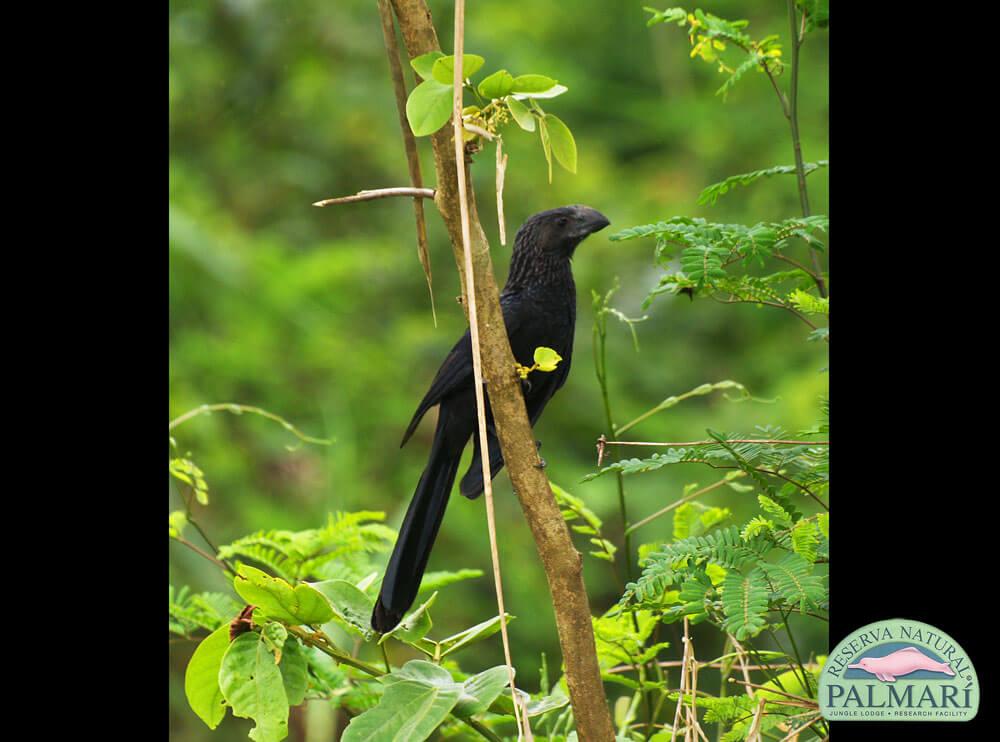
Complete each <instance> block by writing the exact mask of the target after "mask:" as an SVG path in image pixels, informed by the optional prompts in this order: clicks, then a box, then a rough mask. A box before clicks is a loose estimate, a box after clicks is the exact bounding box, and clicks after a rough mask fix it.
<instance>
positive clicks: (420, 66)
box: [410, 51, 451, 83]
mask: <svg viewBox="0 0 1000 742" xmlns="http://www.w3.org/2000/svg"><path fill="white" fill-rule="evenodd" d="M443 56H444V52H439V51H433V52H427V53H426V54H421V55H420V56H419V57H415V58H414V59H411V60H410V66H411V67H412V68H413V69H414V71H415V72H416V73H417V74H418V75H420V76H421V77H422V78H423V79H425V80H430V79H431V70H433V69H434V63H435V62H436V61H437V60H439V59H440V58H441V57H443ZM448 82H449V83H451V80H449V81H448Z"/></svg>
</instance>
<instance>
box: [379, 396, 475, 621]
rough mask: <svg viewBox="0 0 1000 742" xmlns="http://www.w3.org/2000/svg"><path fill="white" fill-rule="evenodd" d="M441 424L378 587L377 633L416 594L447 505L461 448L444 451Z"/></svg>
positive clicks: (398, 617) (398, 618)
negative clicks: (454, 450) (380, 585)
mask: <svg viewBox="0 0 1000 742" xmlns="http://www.w3.org/2000/svg"><path fill="white" fill-rule="evenodd" d="M443 417H444V415H442V418H443ZM444 423H445V421H444V420H443V419H439V420H438V430H437V433H436V435H435V436H434V443H433V445H432V447H431V453H430V456H429V458H428V461H427V467H426V468H425V469H424V473H423V474H422V475H421V476H420V482H419V483H418V484H417V490H416V492H414V493H413V499H412V500H410V507H409V508H408V509H407V511H406V517H405V518H404V519H403V525H402V526H400V529H399V538H397V539H396V546H395V547H394V548H393V550H392V556H391V557H390V558H389V566H388V567H386V570H385V577H384V578H383V579H382V589H381V590H380V591H379V594H378V600H376V601H375V610H374V611H373V612H372V628H374V629H375V630H376V631H379V632H381V633H386V632H388V631H391V630H392V629H393V628H395V627H396V625H397V624H398V623H399V622H400V621H402V620H403V614H405V613H406V611H407V610H409V608H410V606H411V605H413V601H414V599H415V598H416V597H417V591H418V590H419V589H420V580H421V578H422V577H423V574H424V569H425V568H426V567H427V559H428V557H430V554H431V548H432V547H433V546H434V539H435V538H436V537H437V532H438V528H439V527H440V526H441V520H442V519H443V518H444V511H445V508H446V507H447V506H448V496H449V494H450V493H451V488H452V485H453V484H454V483H455V475H456V474H457V473H458V463H459V461H460V459H461V449H459V451H458V454H457V455H456V454H455V453H454V452H453V451H450V450H448V447H447V445H446V442H445V440H444V439H445V435H443V425H444Z"/></svg>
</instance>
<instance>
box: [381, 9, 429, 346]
mask: <svg viewBox="0 0 1000 742" xmlns="http://www.w3.org/2000/svg"><path fill="white" fill-rule="evenodd" d="M378 14H379V17H380V18H381V19H382V38H383V40H384V41H385V52H386V55H387V56H388V57H389V74H390V75H391V77H392V90H393V92H394V93H395V95H396V113H397V114H399V130H400V132H401V133H402V135H403V147H404V148H405V149H406V165H407V167H408V168H409V170H410V184H411V185H413V187H414V188H423V186H424V181H423V178H422V176H421V175H420V158H419V156H418V155H417V140H416V139H415V138H414V136H413V130H412V129H411V128H410V122H409V120H408V119H407V118H406V82H405V81H404V80H403V66H402V64H401V63H400V61H399V44H397V43H396V27H395V26H394V25H393V22H392V9H391V8H390V7H389V0H378ZM413 216H414V217H415V218H416V222H417V255H418V256H419V258H420V265H421V266H422V267H423V269H424V278H426V279H427V293H428V294H430V298H431V316H432V317H433V318H434V326H435V327H437V311H436V310H435V309H434V286H433V281H432V279H431V257H430V253H429V251H428V249H427V221H426V220H425V219H424V202H423V200H421V198H420V197H418V196H414V198H413Z"/></svg>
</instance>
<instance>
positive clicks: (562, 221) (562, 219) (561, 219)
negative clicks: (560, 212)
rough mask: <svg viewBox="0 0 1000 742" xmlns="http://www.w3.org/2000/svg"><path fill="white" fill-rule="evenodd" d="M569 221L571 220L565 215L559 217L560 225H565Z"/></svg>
mask: <svg viewBox="0 0 1000 742" xmlns="http://www.w3.org/2000/svg"><path fill="white" fill-rule="evenodd" d="M568 222H569V220H568V219H567V218H566V217H564V216H561V217H559V226H560V227H565V226H566V224H567V223H568Z"/></svg>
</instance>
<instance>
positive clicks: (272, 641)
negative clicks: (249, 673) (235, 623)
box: [260, 621, 288, 663]
mask: <svg viewBox="0 0 1000 742" xmlns="http://www.w3.org/2000/svg"><path fill="white" fill-rule="evenodd" d="M260 638H261V641H263V642H264V643H265V644H266V645H267V648H268V649H270V650H271V654H273V655H274V661H275V663H280V662H281V653H282V651H283V650H284V648H285V640H287V639H288V629H286V628H285V627H284V625H282V624H280V623H278V622H277V621H268V622H267V623H266V624H264V627H263V628H262V629H261V630H260Z"/></svg>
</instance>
